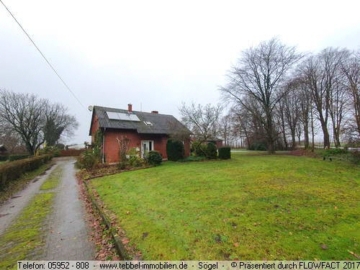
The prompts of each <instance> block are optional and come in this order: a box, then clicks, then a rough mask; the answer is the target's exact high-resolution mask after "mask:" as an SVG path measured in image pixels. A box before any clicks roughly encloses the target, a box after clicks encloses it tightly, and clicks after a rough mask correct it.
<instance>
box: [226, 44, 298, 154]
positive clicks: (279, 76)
mask: <svg viewBox="0 0 360 270" xmlns="http://www.w3.org/2000/svg"><path fill="white" fill-rule="evenodd" d="M300 59H301V55H300V54H297V53H296V51H295V48H294V47H287V46H285V45H283V44H282V43H281V42H280V41H279V40H278V39H276V38H273V39H271V40H269V41H266V42H262V43H260V45H259V46H257V47H255V48H250V49H247V50H245V51H243V53H242V56H241V58H240V59H239V60H238V64H237V66H234V67H233V68H232V69H231V71H230V74H229V79H230V82H229V83H228V85H227V86H226V87H222V88H221V89H220V91H221V92H222V94H223V97H224V98H225V99H227V100H230V101H232V102H234V103H239V104H241V106H242V107H244V108H246V109H247V110H248V111H249V112H251V114H252V115H253V116H254V117H256V118H257V119H258V120H259V121H260V123H261V125H262V127H263V129H264V130H265V132H266V142H267V150H268V152H269V153H274V152H275V142H276V140H277V139H278V133H277V130H276V127H275V122H274V109H275V106H276V105H277V104H278V103H279V101H280V100H281V98H282V97H283V94H284V93H283V92H282V91H281V86H282V83H283V81H284V80H285V76H286V75H287V73H288V72H289V71H290V69H291V68H292V67H293V65H294V64H295V63H296V62H297V61H299V60H300ZM245 97H250V98H251V99H252V100H253V101H254V102H256V106H249V104H247V103H246V102H245V100H246V99H245ZM254 109H255V110H254Z"/></svg>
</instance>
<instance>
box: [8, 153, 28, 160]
mask: <svg viewBox="0 0 360 270" xmlns="http://www.w3.org/2000/svg"><path fill="white" fill-rule="evenodd" d="M28 157H30V155H29V154H22V155H11V156H9V161H15V160H21V159H26V158H28Z"/></svg>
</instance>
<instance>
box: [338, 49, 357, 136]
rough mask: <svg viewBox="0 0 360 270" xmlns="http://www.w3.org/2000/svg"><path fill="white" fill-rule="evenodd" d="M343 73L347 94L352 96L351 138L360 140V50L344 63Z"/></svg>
mask: <svg viewBox="0 0 360 270" xmlns="http://www.w3.org/2000/svg"><path fill="white" fill-rule="evenodd" d="M341 71H342V73H343V74H344V75H345V78H346V83H345V86H346V88H347V92H348V93H349V95H350V100H351V107H352V110H351V111H352V113H353V115H352V120H350V121H349V125H348V128H347V129H348V132H349V133H350V134H349V137H357V138H358V139H359V138H360V50H359V51H357V52H353V53H352V55H351V57H349V58H348V59H346V61H343V62H342V66H341Z"/></svg>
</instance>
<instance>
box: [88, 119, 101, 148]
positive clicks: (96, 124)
mask: <svg viewBox="0 0 360 270" xmlns="http://www.w3.org/2000/svg"><path fill="white" fill-rule="evenodd" d="M98 129H99V120H98V118H97V116H96V115H94V117H93V119H92V125H91V130H90V134H91V142H92V143H93V142H94V141H95V133H96V131H97V130H98Z"/></svg>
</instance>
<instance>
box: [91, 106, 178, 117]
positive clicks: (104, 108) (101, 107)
mask: <svg viewBox="0 0 360 270" xmlns="http://www.w3.org/2000/svg"><path fill="white" fill-rule="evenodd" d="M94 108H99V109H103V110H105V111H107V110H108V109H110V110H114V111H123V112H128V110H127V109H119V108H112V107H104V106H99V105H94ZM131 112H132V113H142V114H151V115H166V116H173V115H172V114H164V113H152V112H142V111H134V110H133V111H131ZM173 117H174V116H173Z"/></svg>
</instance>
